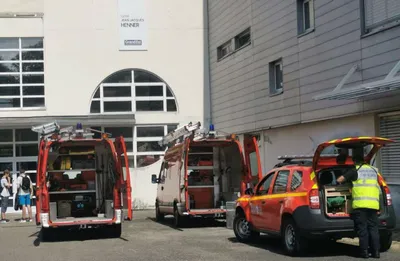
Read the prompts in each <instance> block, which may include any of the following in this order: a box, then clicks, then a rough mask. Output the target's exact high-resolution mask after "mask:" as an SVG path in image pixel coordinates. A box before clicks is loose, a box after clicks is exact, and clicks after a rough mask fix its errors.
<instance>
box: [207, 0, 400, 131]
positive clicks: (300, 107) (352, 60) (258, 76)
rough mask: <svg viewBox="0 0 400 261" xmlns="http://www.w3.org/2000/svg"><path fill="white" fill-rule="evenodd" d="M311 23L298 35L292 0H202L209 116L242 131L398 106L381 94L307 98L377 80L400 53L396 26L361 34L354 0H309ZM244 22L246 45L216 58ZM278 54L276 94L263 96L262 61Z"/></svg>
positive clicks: (264, 73)
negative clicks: (206, 21)
mask: <svg viewBox="0 0 400 261" xmlns="http://www.w3.org/2000/svg"><path fill="white" fill-rule="evenodd" d="M314 12H315V30H314V31H313V32H311V33H309V34H306V35H303V36H300V37H298V33H297V7H296V0H262V1H261V0H247V1H245V0H243V1H230V0H209V33H210V38H209V44H210V59H211V60H210V70H211V73H210V77H211V93H212V94H211V95H212V112H213V122H214V124H215V125H216V127H217V128H219V129H224V130H226V131H235V132H244V131H252V130H254V129H261V128H266V127H269V126H272V127H276V126H281V125H288V124H293V123H299V122H306V121H314V120H320V119H327V118H331V117H341V116H345V115H348V114H356V113H363V112H365V113H366V112H371V111H376V110H384V109H388V108H394V107H395V106H399V103H398V100H399V99H400V96H398V95H397V96H394V95H393V94H387V95H386V97H385V96H383V97H382V96H380V97H369V98H367V99H364V100H362V101H356V100H339V101H329V100H320V101H314V100H313V99H312V97H313V96H315V95H317V94H320V93H324V92H328V91H332V90H333V89H334V88H335V87H336V85H337V84H338V83H339V82H340V80H341V79H342V78H343V77H344V75H346V73H347V72H348V71H349V69H350V68H351V67H352V66H353V65H354V64H357V63H358V64H360V65H361V68H362V71H360V72H356V73H355V74H354V75H353V76H352V77H351V78H350V79H349V81H348V82H347V84H346V85H345V86H344V88H346V87H348V86H350V85H355V84H360V83H366V82H369V81H375V80H379V79H382V78H383V77H384V76H385V75H386V74H387V73H388V72H389V71H390V70H391V68H392V67H393V66H394V65H395V63H396V62H397V61H398V60H400V26H397V27H394V28H391V29H389V30H385V31H382V32H379V33H377V34H373V35H369V36H365V37H362V36H361V21H360V17H361V12H360V1H358V0H357V1H356V0H335V1H331V0H316V1H314ZM248 26H251V33H252V44H251V46H247V47H245V48H244V49H242V50H239V51H238V52H236V53H234V54H232V55H231V56H228V57H226V58H224V59H222V60H221V61H219V62H217V47H218V46H220V45H221V44H223V43H224V42H226V41H227V40H229V39H230V38H232V37H234V36H235V35H236V34H238V33H240V32H241V31H242V30H244V29H245V28H247V27H248ZM278 58H282V61H283V88H284V92H283V94H281V95H277V96H273V97H270V96H269V76H268V73H269V68H268V64H269V62H271V61H274V60H276V59H278Z"/></svg>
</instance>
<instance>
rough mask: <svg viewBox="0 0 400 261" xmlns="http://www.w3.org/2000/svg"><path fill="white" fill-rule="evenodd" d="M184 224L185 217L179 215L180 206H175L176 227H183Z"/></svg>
mask: <svg viewBox="0 0 400 261" xmlns="http://www.w3.org/2000/svg"><path fill="white" fill-rule="evenodd" d="M182 225H183V218H182V217H181V215H179V212H178V208H176V207H175V208H174V226H175V227H176V228H179V227H182Z"/></svg>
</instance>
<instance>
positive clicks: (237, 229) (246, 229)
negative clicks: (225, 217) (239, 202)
mask: <svg viewBox="0 0 400 261" xmlns="http://www.w3.org/2000/svg"><path fill="white" fill-rule="evenodd" d="M233 232H234V233H235V236H236V239H237V240H238V241H239V242H242V243H248V242H254V241H257V240H258V239H259V237H260V233H259V232H257V231H253V230H251V225H250V223H249V222H248V221H247V220H246V217H245V216H244V214H243V213H238V214H237V215H236V216H235V218H234V220H233Z"/></svg>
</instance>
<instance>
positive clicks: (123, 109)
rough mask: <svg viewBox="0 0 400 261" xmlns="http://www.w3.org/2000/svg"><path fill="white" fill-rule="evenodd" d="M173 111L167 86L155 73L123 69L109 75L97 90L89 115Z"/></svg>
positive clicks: (175, 107)
mask: <svg viewBox="0 0 400 261" xmlns="http://www.w3.org/2000/svg"><path fill="white" fill-rule="evenodd" d="M145 111H160V112H176V111H177V105H176V101H175V97H174V95H173V93H172V91H171V89H170V87H169V86H168V85H167V84H166V83H165V82H164V81H163V80H162V79H161V78H160V77H158V76H156V75H155V74H153V73H151V72H148V71H145V70H141V69H126V70H121V71H118V72H116V73H114V74H111V75H110V76H108V77H107V78H106V79H105V80H104V81H103V82H101V83H100V85H99V86H98V87H97V89H96V91H95V93H94V95H93V97H92V101H91V104H90V113H91V114H104V113H107V114H110V113H111V114H112V113H129V112H145Z"/></svg>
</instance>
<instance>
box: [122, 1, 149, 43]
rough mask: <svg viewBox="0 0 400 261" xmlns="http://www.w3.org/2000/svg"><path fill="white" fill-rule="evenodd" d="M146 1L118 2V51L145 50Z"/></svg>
mask: <svg viewBox="0 0 400 261" xmlns="http://www.w3.org/2000/svg"><path fill="white" fill-rule="evenodd" d="M145 1H146V0H118V26H119V50H121V51H130V50H134V51H135V50H147V19H146V3H145Z"/></svg>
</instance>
